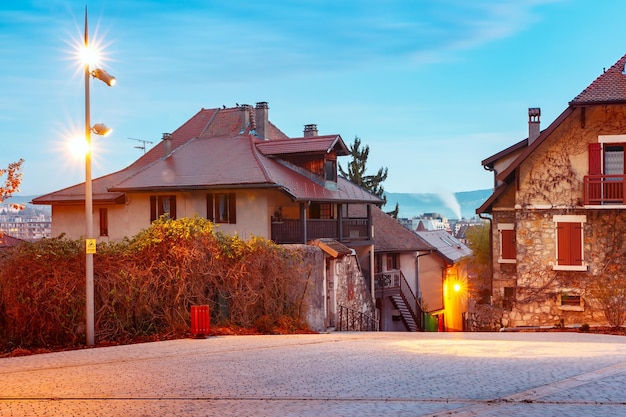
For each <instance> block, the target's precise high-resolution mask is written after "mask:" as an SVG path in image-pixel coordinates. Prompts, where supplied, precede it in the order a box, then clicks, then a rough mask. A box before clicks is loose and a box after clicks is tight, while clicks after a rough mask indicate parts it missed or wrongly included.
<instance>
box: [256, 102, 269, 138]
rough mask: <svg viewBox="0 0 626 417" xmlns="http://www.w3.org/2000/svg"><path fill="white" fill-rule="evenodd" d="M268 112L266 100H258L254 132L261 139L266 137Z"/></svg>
mask: <svg viewBox="0 0 626 417" xmlns="http://www.w3.org/2000/svg"><path fill="white" fill-rule="evenodd" d="M268 112H269V107H268V105H267V101H259V102H258V103H257V104H256V110H255V116H256V117H255V119H256V134H257V136H258V137H259V138H261V139H263V140H266V139H267V138H266V137H265V135H267V124H268Z"/></svg>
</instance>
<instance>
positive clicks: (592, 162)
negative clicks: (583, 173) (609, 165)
mask: <svg viewBox="0 0 626 417" xmlns="http://www.w3.org/2000/svg"><path fill="white" fill-rule="evenodd" d="M588 150H589V175H602V145H601V144H600V143H590V144H589V148H588Z"/></svg>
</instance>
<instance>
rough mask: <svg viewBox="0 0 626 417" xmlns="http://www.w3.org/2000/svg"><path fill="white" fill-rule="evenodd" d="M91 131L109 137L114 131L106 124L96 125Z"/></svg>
mask: <svg viewBox="0 0 626 417" xmlns="http://www.w3.org/2000/svg"><path fill="white" fill-rule="evenodd" d="M91 131H92V132H93V133H95V134H96V135H100V136H107V135H108V134H109V133H111V132H112V131H113V129H111V128H109V127H107V126H106V125H105V124H104V123H96V124H95V125H93V127H92V128H91Z"/></svg>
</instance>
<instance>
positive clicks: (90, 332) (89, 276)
mask: <svg viewBox="0 0 626 417" xmlns="http://www.w3.org/2000/svg"><path fill="white" fill-rule="evenodd" d="M84 48H85V50H88V49H89V30H88V25H87V7H86V6H85V43H84ZM84 65H85V140H86V143H87V152H85V222H86V231H85V235H86V236H85V287H86V308H85V316H86V317H85V319H86V320H85V331H86V336H87V346H93V345H94V344H95V325H94V317H95V308H94V280H93V255H94V253H95V249H96V247H95V239H94V237H93V189H92V179H91V133H92V132H93V133H96V134H99V135H106V134H107V133H109V132H110V129H108V128H107V127H106V126H104V124H102V123H98V124H97V125H95V126H93V127H92V126H91V120H90V104H89V101H90V98H89V78H90V77H94V78H98V79H99V80H101V81H103V82H104V83H106V84H107V85H109V86H113V85H114V84H115V77H112V76H111V75H109V74H108V73H107V72H106V71H104V70H102V69H95V70H93V71H92V70H91V68H90V62H89V61H88V60H86V61H85V63H84Z"/></svg>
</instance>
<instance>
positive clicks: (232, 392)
mask: <svg viewBox="0 0 626 417" xmlns="http://www.w3.org/2000/svg"><path fill="white" fill-rule="evenodd" d="M61 415H62V416H84V415H90V416H124V417H131V416H155V415H168V416H177V415H178V416H183V415H184V416H359V417H361V416H383V415H384V416H431V417H434V416H456V417H465V416H498V417H504V416H533V417H535V416H569V417H576V416H591V415H592V416H603V417H604V416H626V337H619V336H606V335H591V334H582V333H329V334H319V335H293V336H224V337H210V338H207V339H183V340H173V341H166V342H158V343H146V344H137V345H128V346H116V347H107V348H95V349H83V350H77V351H68V352H57V353H49V354H42V355H33V356H26V357H18V358H4V359H0V416H2V417H4V416H61Z"/></svg>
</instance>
